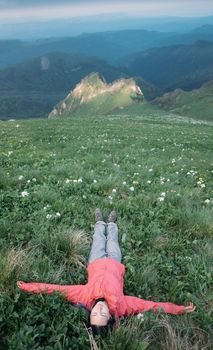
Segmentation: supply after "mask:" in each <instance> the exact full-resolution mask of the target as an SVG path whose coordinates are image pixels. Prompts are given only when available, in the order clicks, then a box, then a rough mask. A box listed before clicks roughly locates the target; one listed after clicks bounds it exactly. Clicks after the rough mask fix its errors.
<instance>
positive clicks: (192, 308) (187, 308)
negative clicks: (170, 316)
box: [183, 303, 196, 314]
mask: <svg viewBox="0 0 213 350" xmlns="http://www.w3.org/2000/svg"><path fill="white" fill-rule="evenodd" d="M195 309H196V306H195V305H194V304H193V303H189V305H188V306H185V307H184V310H183V313H184V314H188V313H189V312H193V311H195Z"/></svg>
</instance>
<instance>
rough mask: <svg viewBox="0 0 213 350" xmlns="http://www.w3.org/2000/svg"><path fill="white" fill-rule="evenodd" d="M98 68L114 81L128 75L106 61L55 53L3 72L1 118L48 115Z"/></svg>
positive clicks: (0, 85) (0, 90)
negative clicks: (84, 78)
mask: <svg viewBox="0 0 213 350" xmlns="http://www.w3.org/2000/svg"><path fill="white" fill-rule="evenodd" d="M94 71H98V72H100V73H101V74H103V75H104V77H105V78H106V80H107V81H109V82H111V81H113V80H115V79H117V78H119V77H121V76H125V75H124V74H123V73H122V71H121V70H119V69H118V68H115V67H112V66H110V65H109V64H107V63H106V62H104V61H101V60H98V59H95V58H88V57H86V56H83V55H71V54H70V55H69V54H61V53H54V54H49V55H46V56H42V57H39V58H36V59H34V60H31V61H27V62H24V63H22V64H19V65H16V66H13V67H11V68H7V69H5V70H2V71H0V118H1V119H3V118H7V119H8V118H16V117H19V118H29V117H40V116H44V115H45V114H48V113H49V112H50V111H51V110H52V108H53V106H54V105H55V104H56V103H58V102H59V101H60V100H62V99H63V98H64V97H65V96H66V95H67V93H68V92H69V91H70V89H72V88H74V87H75V85H76V84H77V83H78V82H79V81H80V80H81V79H82V78H83V77H85V76H86V75H87V74H89V73H91V72H94Z"/></svg>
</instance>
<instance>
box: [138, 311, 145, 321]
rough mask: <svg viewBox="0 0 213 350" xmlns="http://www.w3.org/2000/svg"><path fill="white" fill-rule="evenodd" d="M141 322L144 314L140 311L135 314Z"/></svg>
mask: <svg viewBox="0 0 213 350" xmlns="http://www.w3.org/2000/svg"><path fill="white" fill-rule="evenodd" d="M136 317H137V318H138V319H139V320H140V321H141V322H144V314H142V313H140V314H137V316H136Z"/></svg>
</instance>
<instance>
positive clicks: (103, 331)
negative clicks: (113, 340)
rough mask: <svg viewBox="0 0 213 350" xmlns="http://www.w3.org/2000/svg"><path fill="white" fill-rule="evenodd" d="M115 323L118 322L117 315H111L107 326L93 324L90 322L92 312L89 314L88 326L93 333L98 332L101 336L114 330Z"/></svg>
mask: <svg viewBox="0 0 213 350" xmlns="http://www.w3.org/2000/svg"><path fill="white" fill-rule="evenodd" d="M115 324H116V320H115V317H114V316H111V317H110V319H109V320H108V322H107V324H106V325H105V326H95V325H92V324H91V323H90V314H89V320H88V328H89V329H91V330H92V333H93V335H97V334H99V335H101V336H105V335H108V333H109V332H112V331H113V328H114V326H115Z"/></svg>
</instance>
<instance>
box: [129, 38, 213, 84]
mask: <svg viewBox="0 0 213 350" xmlns="http://www.w3.org/2000/svg"><path fill="white" fill-rule="evenodd" d="M123 63H125V67H126V69H127V70H128V72H129V75H132V76H136V75H138V76H142V77H143V78H144V79H145V80H148V81H150V82H151V83H153V84H154V85H156V86H158V87H159V88H160V89H162V90H164V91H171V90H174V89H176V88H182V89H185V90H192V89H194V88H198V87H200V86H201V85H202V84H203V83H205V82H207V81H209V80H211V79H213V42H209V41H205V40H199V41H197V42H196V43H194V44H192V45H173V46H167V47H161V48H153V49H149V50H147V51H143V52H141V53H138V54H135V55H132V56H130V57H128V58H126V59H124V61H123Z"/></svg>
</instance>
